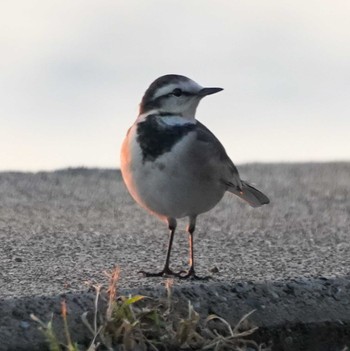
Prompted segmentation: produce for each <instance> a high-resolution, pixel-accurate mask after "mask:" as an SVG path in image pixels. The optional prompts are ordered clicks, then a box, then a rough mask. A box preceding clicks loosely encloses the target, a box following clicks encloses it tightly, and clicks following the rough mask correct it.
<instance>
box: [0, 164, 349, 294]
mask: <svg viewBox="0 0 350 351" xmlns="http://www.w3.org/2000/svg"><path fill="white" fill-rule="evenodd" d="M238 168H239V170H240V173H241V176H242V178H243V179H246V180H248V181H250V182H252V183H253V184H255V185H256V186H257V187H258V188H259V189H260V190H262V191H263V192H265V193H266V194H267V195H268V196H269V197H270V199H271V204H270V205H267V206H264V207H262V208H259V209H252V208H250V207H249V206H248V205H246V204H244V203H243V202H241V201H240V200H239V199H238V198H236V197H234V196H233V195H231V194H228V195H227V196H225V197H224V199H223V200H222V201H221V203H220V204H219V205H218V206H217V207H216V208H215V209H214V210H212V211H210V212H208V213H206V214H204V215H202V216H200V217H199V220H198V225H197V231H196V233H195V251H196V259H197V261H196V262H197V272H198V274H200V275H208V274H210V275H212V276H213V280H214V281H218V282H220V281H221V282H226V283H236V282H237V281H251V282H254V283H259V282H265V281H276V280H284V279H291V278H293V277H299V278H300V277H320V276H321V277H341V276H347V275H348V274H349V269H350V229H349V228H350V201H349V199H350V197H349V195H350V163H329V164H249V165H242V166H240V167H238ZM185 226H186V221H183V222H182V221H181V222H180V225H179V227H178V232H177V235H176V236H175V243H174V249H173V254H172V266H173V267H174V268H175V269H182V268H184V267H187V256H188V252H187V234H186V233H185V231H184V229H185ZM167 235H168V232H167V228H166V225H165V224H164V223H161V222H159V221H158V219H156V218H154V217H152V216H150V215H149V214H148V213H147V212H145V211H144V210H143V209H141V208H139V207H138V205H136V204H135V203H134V201H133V200H132V199H131V197H130V196H129V195H128V193H127V191H126V188H125V186H124V184H123V182H122V180H121V177H120V173H119V171H117V170H99V169H96V170H91V169H69V170H62V171H56V172H49V173H46V172H40V173H35V174H33V173H14V172H11V173H10V172H7V173H0V240H1V246H0V266H1V268H2V269H1V271H0V297H1V298H10V297H21V296H31V295H42V294H45V295H56V294H58V293H64V292H67V291H78V290H84V289H86V284H88V285H89V284H92V283H96V282H104V281H105V277H104V271H106V270H109V269H111V268H112V267H114V266H116V265H118V266H120V268H121V271H122V273H121V279H120V285H121V286H122V287H123V288H138V287H143V288H145V287H147V286H157V285H162V284H163V279H159V278H143V277H142V276H140V275H139V274H138V273H137V271H138V270H140V269H146V270H152V269H154V270H156V269H160V268H161V267H162V265H163V262H164V258H165V252H166V247H167ZM215 271H217V272H216V273H213V272H215ZM176 284H177V285H185V284H188V283H187V282H183V281H180V282H176Z"/></svg>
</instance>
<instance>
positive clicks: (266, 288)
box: [0, 277, 350, 351]
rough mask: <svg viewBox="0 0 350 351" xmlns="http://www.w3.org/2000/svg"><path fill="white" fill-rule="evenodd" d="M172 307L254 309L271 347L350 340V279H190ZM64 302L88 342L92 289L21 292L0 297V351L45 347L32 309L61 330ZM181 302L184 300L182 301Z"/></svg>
mask: <svg viewBox="0 0 350 351" xmlns="http://www.w3.org/2000/svg"><path fill="white" fill-rule="evenodd" d="M130 292H131V293H136V292H137V293H140V294H143V295H147V296H154V297H158V296H164V294H165V290H164V289H160V288H157V289H151V288H147V289H138V290H137V291H136V290H133V291H130V290H128V291H126V290H124V291H123V290H121V291H120V292H119V293H120V294H121V295H125V294H128V293H130ZM173 297H174V301H175V306H178V307H179V308H181V306H183V307H185V308H186V307H187V300H191V302H192V304H193V306H194V308H195V310H196V311H197V312H199V313H200V314H202V315H203V316H206V315H208V314H210V313H215V314H217V315H220V316H222V317H224V318H225V319H226V320H228V321H229V322H231V323H233V324H234V323H236V322H237V321H238V320H239V319H240V317H242V315H243V314H245V313H247V312H249V311H251V310H252V309H256V310H257V311H256V312H255V313H254V314H253V315H252V316H251V317H250V319H249V320H250V321H251V322H252V323H253V324H255V325H257V326H259V330H258V331H257V332H256V333H255V334H254V337H253V338H254V339H255V340H257V341H259V342H269V341H272V343H273V350H286V351H291V350H298V351H301V350H317V351H323V350H343V349H344V346H345V345H350V279H349V277H343V278H332V279H327V278H316V279H306V278H300V279H295V280H291V281H277V282H266V283H263V284H257V283H253V282H237V283H235V284H224V283H215V282H210V283H194V284H192V285H184V286H180V285H179V286H175V287H174V288H173ZM62 298H64V299H65V300H66V301H67V305H68V312H69V316H68V322H69V325H70V330H71V331H72V337H73V339H74V340H76V341H78V342H82V343H84V342H87V341H88V340H90V335H89V333H88V330H87V328H86V327H85V326H84V325H83V324H82V322H81V319H80V316H81V315H82V313H83V312H85V311H92V310H93V303H94V298H95V295H94V293H93V292H81V293H69V294H64V295H59V296H52V297H48V296H42V297H25V298H18V299H3V300H0V341H1V343H0V350H1V351H3V350H4V351H5V350H6V351H12V350H13V351H21V350H26V351H29V350H47V345H46V343H45V340H44V337H43V335H42V334H41V332H40V331H39V330H38V325H37V323H35V322H34V321H32V320H31V319H30V314H31V313H34V314H35V315H36V316H38V317H39V318H41V319H42V320H43V321H45V322H46V321H48V320H49V319H50V317H51V314H52V313H53V324H54V325H55V328H57V329H61V325H60V324H61V318H60V307H61V306H60V302H61V300H62ZM184 302H185V303H184Z"/></svg>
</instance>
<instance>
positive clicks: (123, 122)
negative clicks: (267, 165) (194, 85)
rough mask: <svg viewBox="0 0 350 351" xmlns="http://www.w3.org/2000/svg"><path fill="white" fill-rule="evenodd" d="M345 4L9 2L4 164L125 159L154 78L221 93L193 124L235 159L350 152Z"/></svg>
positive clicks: (297, 0) (2, 97) (1, 90)
mask: <svg viewBox="0 0 350 351" xmlns="http://www.w3.org/2000/svg"><path fill="white" fill-rule="evenodd" d="M349 11H350V2H349V1H347V0H344V1H341V0H334V1H328V0H327V1H326V0H324V1H322V0H317V1H316V0H315V1H313V0H309V1H301V0H293V1H279V0H276V1H273V0H265V1H260V0H252V1H249V0H248V1H234V0H227V1H225V0H215V1H214V0H212V1H206V0H191V1H179V0H167V1H164V0H148V1H139V0H137V1H136V0H128V1H118V0H113V1H112V0H103V1H97V0H69V1H68V0H50V1H47V0H31V1H27V0H12V1H2V2H1V3H0V46H1V55H0V101H1V104H0V106H1V114H0V160H1V162H0V169H1V170H22V171H38V170H53V169H57V168H63V167H68V166H71V167H76V166H85V167H108V168H110V167H111V168H115V167H118V166H119V150H120V146H121V142H122V140H123V137H124V135H125V133H126V130H127V128H128V127H129V126H130V125H131V124H132V123H133V122H134V120H135V118H136V116H137V112H138V104H139V102H140V100H141V97H142V95H143V93H144V91H145V90H146V88H147V87H148V86H149V84H150V83H151V82H152V81H153V80H154V79H156V78H157V77H159V76H161V75H163V74H167V73H178V74H183V75H186V76H188V77H190V78H192V79H194V80H195V81H197V82H198V83H199V84H201V85H203V86H219V87H223V88H224V89H225V90H224V91H223V92H221V93H220V94H217V95H215V96H212V97H208V98H207V99H205V100H203V101H202V103H201V104H200V106H199V109H198V113H197V118H198V119H200V120H201V122H202V123H204V124H205V125H207V126H208V127H209V128H210V129H211V130H212V131H213V132H214V133H215V134H216V135H217V136H218V137H219V139H220V140H221V141H222V143H223V144H224V146H225V147H226V149H227V152H228V154H229V155H230V156H231V158H232V159H233V161H234V162H236V163H245V162H280V161H283V162H285V161H287V162H292V161H303V162H304V161H339V160H349V159H350V22H349V13H350V12H349Z"/></svg>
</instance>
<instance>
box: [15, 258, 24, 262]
mask: <svg viewBox="0 0 350 351" xmlns="http://www.w3.org/2000/svg"><path fill="white" fill-rule="evenodd" d="M15 261H16V262H23V260H22V259H21V258H20V257H16V258H15Z"/></svg>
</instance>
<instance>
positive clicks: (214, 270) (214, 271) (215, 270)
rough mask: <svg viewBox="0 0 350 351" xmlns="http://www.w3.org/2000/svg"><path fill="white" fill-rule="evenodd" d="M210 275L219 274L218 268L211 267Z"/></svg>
mask: <svg viewBox="0 0 350 351" xmlns="http://www.w3.org/2000/svg"><path fill="white" fill-rule="evenodd" d="M210 273H219V268H218V267H216V266H215V267H213V268H211V269H210Z"/></svg>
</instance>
